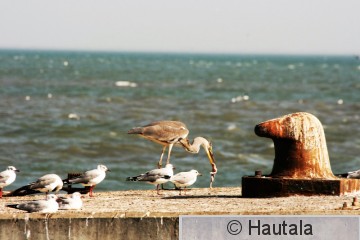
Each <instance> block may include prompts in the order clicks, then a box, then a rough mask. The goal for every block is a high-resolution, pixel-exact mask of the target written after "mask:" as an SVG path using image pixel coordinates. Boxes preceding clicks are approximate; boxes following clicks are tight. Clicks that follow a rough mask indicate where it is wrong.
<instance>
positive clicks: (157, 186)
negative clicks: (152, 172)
mask: <svg viewBox="0 0 360 240" xmlns="http://www.w3.org/2000/svg"><path fill="white" fill-rule="evenodd" d="M156 193H157V195H160V184H158V185H156Z"/></svg>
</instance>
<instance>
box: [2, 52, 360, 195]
mask: <svg viewBox="0 0 360 240" xmlns="http://www.w3.org/2000/svg"><path fill="white" fill-rule="evenodd" d="M295 112H308V113H311V114H313V115H315V116H316V117H317V118H318V119H319V120H320V121H321V123H322V125H323V127H324V131H325V136H326V140H327V147H328V152H329V156H330V163H331V168H332V170H333V172H334V173H345V172H348V171H353V170H357V169H359V168H360V154H359V153H360V60H359V57H358V56H321V55H314V56H313V55H311V56H307V55H299V56H293V55H289V56H288V55H240V54H239V55H236V54H180V53H135V52H133V53H132V52H81V51H79V52H77V51H74V52H72V51H28V50H26V51H25V50H1V51H0V119H1V120H0V171H2V170H5V168H6V167H7V166H9V165H12V166H15V167H16V168H18V169H20V171H21V172H19V173H18V174H17V179H16V181H15V182H14V183H13V184H12V185H10V186H8V187H6V189H7V190H13V189H16V188H18V187H21V186H23V185H26V184H28V183H30V182H32V181H34V180H36V179H37V178H39V177H41V176H43V175H45V174H47V173H56V174H58V175H60V176H61V177H62V178H66V177H67V174H68V173H73V172H84V171H86V170H91V169H94V168H96V167H97V165H98V164H104V165H106V166H107V167H108V168H109V169H110V170H111V172H108V173H107V176H106V178H105V180H104V181H103V182H101V183H100V184H98V186H96V188H95V192H96V191H118V190H129V189H154V186H153V185H150V184H146V183H141V182H127V181H125V179H126V177H129V176H136V175H138V174H141V173H144V172H146V171H148V170H151V169H154V168H156V164H157V162H158V160H159V157H160V153H161V150H162V146H160V145H159V144H157V143H153V142H151V141H148V140H146V139H143V138H140V137H138V136H134V135H128V134H127V131H128V130H129V129H131V128H133V127H137V126H142V125H145V124H147V123H150V122H152V121H156V120H178V121H182V122H184V123H185V124H186V125H187V127H188V129H189V130H190V134H189V138H190V140H191V139H193V138H195V137H197V136H202V137H204V138H206V139H208V140H209V141H211V142H212V145H213V151H214V156H215V159H216V163H217V167H218V174H217V176H216V179H215V182H214V185H213V186H214V187H236V186H240V185H241V178H242V177H243V176H245V175H250V176H252V175H254V172H255V170H261V171H262V172H263V174H269V173H270V172H271V169H272V166H273V160H274V145H273V142H272V140H271V139H268V138H262V137H258V136H257V135H255V133H254V127H255V125H256V124H258V123H260V122H263V121H266V120H269V119H273V118H276V117H280V116H283V115H286V114H290V113H295ZM165 159H166V154H165V156H164V160H165ZM171 163H173V164H174V166H175V167H176V169H175V172H181V171H189V170H191V169H196V170H198V171H199V172H201V173H202V174H203V176H200V177H199V178H198V181H197V182H196V183H195V184H194V185H193V187H208V186H209V180H210V174H209V172H210V171H211V167H210V164H209V161H208V159H207V156H206V153H205V152H204V150H203V149H201V150H200V152H199V153H198V154H191V153H188V152H186V151H184V149H182V148H181V147H174V148H173V151H172V155H171ZM170 187H171V186H170ZM6 189H5V190H6Z"/></svg>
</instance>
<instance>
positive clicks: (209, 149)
mask: <svg viewBox="0 0 360 240" xmlns="http://www.w3.org/2000/svg"><path fill="white" fill-rule="evenodd" d="M206 153H207V155H208V158H209V162H210V164H211V166H212V173H213V174H214V175H215V174H216V173H217V168H216V164H215V158H214V154H213V151H212V146H211V145H210V146H209V148H208V149H206Z"/></svg>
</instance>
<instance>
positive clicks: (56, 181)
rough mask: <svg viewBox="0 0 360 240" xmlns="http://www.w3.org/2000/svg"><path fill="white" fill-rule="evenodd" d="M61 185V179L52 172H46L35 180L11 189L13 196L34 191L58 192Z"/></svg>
mask: <svg viewBox="0 0 360 240" xmlns="http://www.w3.org/2000/svg"><path fill="white" fill-rule="evenodd" d="M62 187H63V181H62V180H61V178H60V177H59V176H58V175H57V174H54V173H50V174H46V175H44V176H42V177H40V178H39V179H37V180H36V181H34V182H32V183H30V184H28V185H26V186H23V187H21V188H19V189H16V190H15V191H13V193H12V194H13V196H24V195H28V194H34V193H39V192H42V193H46V195H48V193H49V192H56V193H57V192H59V191H60V190H61V189H62Z"/></svg>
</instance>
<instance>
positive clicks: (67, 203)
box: [57, 192, 83, 210]
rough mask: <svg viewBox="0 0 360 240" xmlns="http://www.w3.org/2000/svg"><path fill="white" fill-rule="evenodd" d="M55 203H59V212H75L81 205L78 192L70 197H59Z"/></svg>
mask: <svg viewBox="0 0 360 240" xmlns="http://www.w3.org/2000/svg"><path fill="white" fill-rule="evenodd" d="M57 202H58V203H59V209H61V210H71V209H73V210H77V209H80V208H81V207H82V205H83V202H82V200H81V194H80V193H79V192H74V193H73V194H71V196H70V197H67V198H65V197H59V198H58V200H57Z"/></svg>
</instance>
